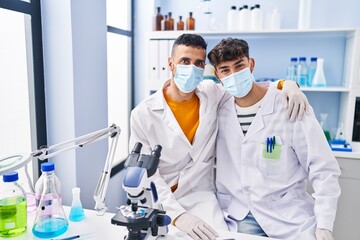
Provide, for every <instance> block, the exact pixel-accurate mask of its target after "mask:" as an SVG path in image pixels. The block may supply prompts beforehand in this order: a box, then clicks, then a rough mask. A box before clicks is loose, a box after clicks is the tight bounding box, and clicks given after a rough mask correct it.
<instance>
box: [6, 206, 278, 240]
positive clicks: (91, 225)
mask: <svg viewBox="0 0 360 240" xmlns="http://www.w3.org/2000/svg"><path fill="white" fill-rule="evenodd" d="M64 210H65V213H66V214H67V216H68V214H69V211H70V208H69V207H64ZM35 214H36V212H35V211H34V212H33V213H30V214H29V215H28V228H27V232H26V233H24V234H22V235H20V236H18V237H14V238H10V239H14V240H15V239H16V240H28V239H38V238H36V237H34V235H33V234H32V232H31V230H32V226H33V223H34V218H35ZM85 215H86V217H85V220H84V221H81V222H70V221H69V229H68V230H67V231H66V232H65V233H64V234H62V235H60V236H58V237H57V238H55V239H62V238H66V237H70V236H75V235H80V236H81V235H82V234H89V233H92V234H91V235H90V236H85V237H83V238H78V239H79V240H80V239H93V240H116V239H119V240H123V239H124V236H125V235H126V234H127V229H126V228H125V227H122V226H116V225H113V224H111V218H112V217H113V216H114V215H115V214H113V213H106V214H105V215H104V216H97V215H96V212H95V211H93V210H85ZM181 233H182V232H180V231H179V230H178V229H177V228H176V227H174V226H169V233H168V234H167V235H166V236H165V237H158V238H157V239H159V240H160V239H166V240H180V239H190V240H191V238H190V237H188V236H184V237H179V235H183V234H181ZM219 235H220V237H219V239H230V238H231V239H236V240H263V239H264V240H265V239H267V240H271V239H274V238H263V237H258V236H253V235H248V234H241V233H233V232H227V231H221V232H219ZM0 239H5V238H1V237H0ZM6 239H9V238H6Z"/></svg>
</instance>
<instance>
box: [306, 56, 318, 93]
mask: <svg viewBox="0 0 360 240" xmlns="http://www.w3.org/2000/svg"><path fill="white" fill-rule="evenodd" d="M316 65H317V58H316V57H312V58H311V60H310V64H309V71H308V79H307V80H308V82H307V84H306V85H307V86H308V87H311V86H312V81H313V79H314V75H315V71H316Z"/></svg>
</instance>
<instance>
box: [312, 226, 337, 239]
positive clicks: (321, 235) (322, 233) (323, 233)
mask: <svg viewBox="0 0 360 240" xmlns="http://www.w3.org/2000/svg"><path fill="white" fill-rule="evenodd" d="M315 237H316V240H334V237H333V235H332V232H330V231H329V230H327V229H323V228H317V229H316V230H315Z"/></svg>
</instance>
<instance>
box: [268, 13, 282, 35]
mask: <svg viewBox="0 0 360 240" xmlns="http://www.w3.org/2000/svg"><path fill="white" fill-rule="evenodd" d="M280 25H281V16H280V13H279V11H278V9H277V8H274V10H273V11H272V12H271V15H270V29H271V30H279V29H280Z"/></svg>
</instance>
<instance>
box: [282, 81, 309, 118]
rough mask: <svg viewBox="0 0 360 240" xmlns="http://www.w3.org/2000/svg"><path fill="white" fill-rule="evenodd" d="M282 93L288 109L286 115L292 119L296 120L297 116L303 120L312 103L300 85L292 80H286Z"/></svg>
mask: <svg viewBox="0 0 360 240" xmlns="http://www.w3.org/2000/svg"><path fill="white" fill-rule="evenodd" d="M281 95H282V101H283V103H284V106H285V107H286V108H287V109H288V110H287V113H286V117H287V118H288V119H290V121H295V119H296V117H297V118H298V120H301V119H302V118H303V116H304V113H305V112H306V111H307V110H308V109H309V107H310V105H309V102H308V100H307V98H306V96H305V94H304V93H303V92H302V91H301V90H300V88H299V87H298V85H297V84H296V83H295V82H294V81H291V80H286V81H284V83H283V88H282V91H281Z"/></svg>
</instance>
